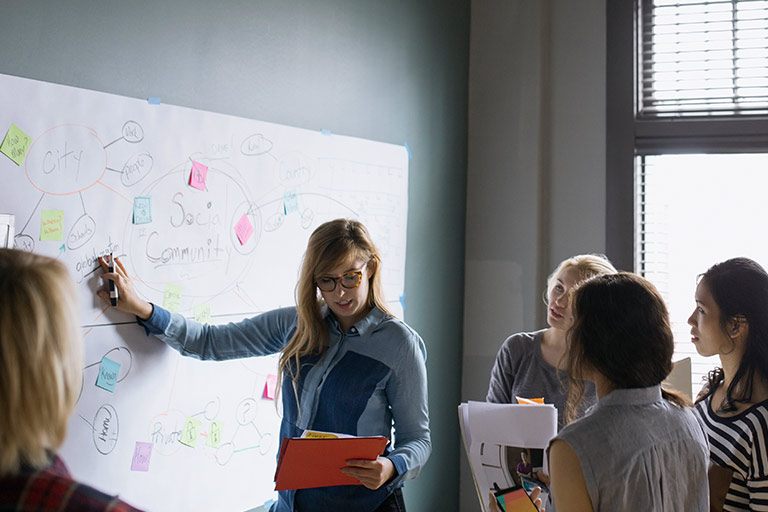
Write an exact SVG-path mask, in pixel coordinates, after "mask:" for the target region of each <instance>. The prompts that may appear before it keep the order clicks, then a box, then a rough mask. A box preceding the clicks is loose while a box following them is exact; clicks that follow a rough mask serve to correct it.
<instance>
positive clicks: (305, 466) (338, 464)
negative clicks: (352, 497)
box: [275, 436, 387, 491]
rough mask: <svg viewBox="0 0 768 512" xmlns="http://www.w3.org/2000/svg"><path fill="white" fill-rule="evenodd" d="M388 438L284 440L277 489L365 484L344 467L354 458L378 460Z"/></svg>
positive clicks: (276, 473)
mask: <svg viewBox="0 0 768 512" xmlns="http://www.w3.org/2000/svg"><path fill="white" fill-rule="evenodd" d="M386 446H387V438H386V437H382V436H376V437H340V438H338V439H312V438H300V437H292V438H288V439H283V442H282V443H281V445H280V455H279V457H278V459H277V471H275V490H276V491H286V490H288V489H309V488H310V487H327V486H329V485H361V484H360V481H359V480H358V479H357V478H354V477H351V476H348V475H345V474H344V473H342V472H341V471H340V470H341V468H343V467H345V466H346V465H347V461H348V460H350V459H366V460H376V458H377V457H378V456H379V455H381V454H382V453H384V448H385V447H386Z"/></svg>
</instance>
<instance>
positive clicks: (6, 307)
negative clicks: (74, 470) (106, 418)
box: [0, 249, 83, 475]
mask: <svg viewBox="0 0 768 512" xmlns="http://www.w3.org/2000/svg"><path fill="white" fill-rule="evenodd" d="M77 302H78V301H77V299H76V292H75V288H74V284H73V283H72V280H71V279H70V277H69V274H68V273H67V269H66V268H65V267H64V265H63V264H62V263H60V262H58V261H57V260H55V259H52V258H48V257H46V256H40V255H37V254H32V253H28V252H23V251H19V250H14V249H0V303H2V307H0V424H2V427H0V475H8V474H14V473H18V472H19V471H20V469H21V468H22V466H25V465H26V466H31V467H34V468H42V467H45V466H47V465H48V464H49V463H50V461H49V456H50V454H51V453H53V452H55V451H57V450H58V448H59V447H60V446H61V443H62V442H64V437H65V435H66V431H67V420H68V419H69V415H70V414H71V412H72V410H73V409H74V407H75V403H76V401H77V397H78V393H79V391H80V386H81V384H82V365H83V341H82V335H81V333H80V328H79V325H78V322H77V318H78V310H77Z"/></svg>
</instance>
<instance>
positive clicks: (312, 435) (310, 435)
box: [304, 430, 339, 439]
mask: <svg viewBox="0 0 768 512" xmlns="http://www.w3.org/2000/svg"><path fill="white" fill-rule="evenodd" d="M304 437H305V438H307V439H338V438H339V436H337V435H336V434H332V433H331V432H315V431H314V430H307V432H306V433H305V434H304Z"/></svg>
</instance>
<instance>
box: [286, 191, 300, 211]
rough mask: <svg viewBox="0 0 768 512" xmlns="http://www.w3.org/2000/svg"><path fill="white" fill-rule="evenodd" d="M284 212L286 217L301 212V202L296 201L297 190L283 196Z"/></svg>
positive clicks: (287, 192)
mask: <svg viewBox="0 0 768 512" xmlns="http://www.w3.org/2000/svg"><path fill="white" fill-rule="evenodd" d="M283 210H284V211H285V214H286V215H288V214H289V213H293V212H297V211H299V200H298V199H296V191H295V190H288V191H286V192H285V194H283Z"/></svg>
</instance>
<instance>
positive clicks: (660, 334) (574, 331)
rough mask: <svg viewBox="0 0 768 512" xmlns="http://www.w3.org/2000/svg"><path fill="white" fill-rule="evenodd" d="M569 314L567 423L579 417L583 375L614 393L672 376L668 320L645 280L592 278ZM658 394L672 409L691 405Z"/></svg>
mask: <svg viewBox="0 0 768 512" xmlns="http://www.w3.org/2000/svg"><path fill="white" fill-rule="evenodd" d="M572 308H573V309H572V311H573V318H574V323H573V326H572V327H571V328H570V329H569V331H568V334H567V338H566V339H567V344H568V348H567V350H566V356H565V361H566V367H567V369H568V377H569V380H570V386H569V388H568V405H567V407H566V421H572V420H573V419H575V418H576V417H577V415H578V410H577V407H576V406H577V404H578V403H579V402H580V401H581V398H582V396H583V394H584V384H583V382H582V380H583V378H584V374H585V371H597V372H599V373H600V374H602V375H603V376H604V377H605V378H606V379H608V380H609V381H610V382H611V384H612V385H613V386H614V388H616V389H628V388H646V387H650V386H655V385H658V384H660V383H661V382H662V381H663V380H664V379H665V378H666V377H667V375H669V372H670V371H672V352H673V351H674V338H673V335H672V329H671V328H670V325H669V314H668V313H667V307H666V305H665V304H664V299H662V297H661V295H660V294H659V292H658V291H657V290H656V287H654V286H653V284H651V283H650V282H649V281H647V280H646V279H643V278H642V277H640V276H637V275H635V274H630V273H628V272H620V273H618V274H606V275H601V276H597V277H594V278H592V279H589V280H587V281H585V282H584V283H583V284H581V285H580V286H579V287H578V288H576V290H575V291H574V294H573V298H572ZM662 394H663V396H664V398H666V399H667V400H670V401H671V402H673V403H675V404H676V405H679V406H685V405H690V403H689V402H688V401H687V400H686V399H685V398H684V397H683V396H682V395H680V394H677V393H674V392H668V391H663V392H662Z"/></svg>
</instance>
